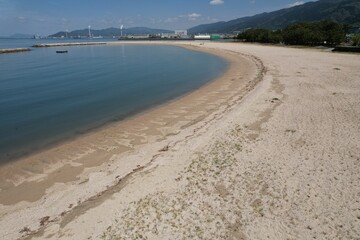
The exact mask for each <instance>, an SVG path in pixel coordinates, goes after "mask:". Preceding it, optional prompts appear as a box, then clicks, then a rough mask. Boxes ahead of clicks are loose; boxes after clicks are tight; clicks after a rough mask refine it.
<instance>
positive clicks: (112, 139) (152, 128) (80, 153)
mask: <svg viewBox="0 0 360 240" xmlns="http://www.w3.org/2000/svg"><path fill="white" fill-rule="evenodd" d="M114 44H124V43H123V42H121V43H117V42H116V43H114ZM125 44H133V43H125ZM135 44H144V43H141V42H139V43H138V42H137V43H135ZM145 44H148V43H145ZM151 44H153V43H151ZM156 44H164V43H156ZM165 44H169V45H175V46H180V47H186V48H189V49H192V50H196V51H204V52H207V53H210V54H215V55H217V56H220V57H222V58H224V59H225V60H226V61H229V69H228V70H226V72H225V73H224V75H223V76H221V77H219V78H218V79H215V80H213V81H211V82H209V83H207V84H205V85H204V86H202V87H200V88H199V89H195V90H194V91H192V92H190V93H188V94H186V95H184V96H181V97H179V98H177V99H174V100H172V101H170V102H167V103H165V104H163V105H160V106H156V107H154V108H152V109H150V110H148V111H145V112H142V113H140V114H137V115H135V116H133V117H130V118H129V119H125V120H122V121H120V122H115V123H110V124H108V125H106V126H104V127H101V128H99V129H96V130H95V131H91V132H88V133H85V134H83V135H81V136H78V137H76V138H75V139H71V140H69V141H65V142H63V143H61V144H58V145H55V146H54V147H51V148H50V149H47V150H45V151H41V152H39V153H35V154H33V155H30V156H27V157H25V158H24V159H20V160H18V161H16V162H14V163H10V164H6V165H4V166H2V167H1V168H0V175H1V178H2V179H1V183H2V184H1V188H2V189H3V191H2V192H1V194H0V201H1V204H5V205H3V207H1V208H0V209H1V210H0V212H1V216H5V215H7V214H9V213H10V212H12V211H13V209H14V208H13V207H15V206H17V207H19V206H27V205H29V204H30V205H31V203H34V202H37V201H39V200H40V201H44V196H45V195H46V192H47V191H49V189H50V188H54V189H56V187H54V186H55V185H66V184H71V183H72V184H75V185H76V184H81V183H84V182H87V181H88V179H89V176H90V175H91V173H92V172H94V171H95V172H96V171H97V170H99V168H102V167H103V166H101V165H104V164H109V161H110V162H114V160H112V159H113V158H114V157H117V158H120V157H119V156H121V155H123V156H124V155H126V154H128V152H136V151H138V149H139V148H142V146H143V145H149V144H154V143H156V142H159V141H164V140H166V139H167V138H168V137H169V136H172V135H177V134H179V132H180V131H182V129H184V128H188V127H189V126H192V125H194V124H196V123H198V122H199V121H202V120H203V119H204V118H206V117H207V116H208V115H209V114H210V113H212V112H213V111H215V110H217V109H218V108H219V107H220V106H221V105H223V104H224V103H225V102H226V101H227V100H228V99H230V98H231V97H233V96H232V95H231V94H230V95H228V96H227V97H223V96H222V97H221V96H220V95H223V94H229V93H232V94H235V93H237V92H238V90H237V87H235V86H239V85H240V86H241V85H245V82H242V81H233V80H235V78H238V77H241V76H243V74H250V73H248V72H250V71H251V70H254V69H252V68H253V66H252V64H253V63H251V61H249V60H248V59H245V58H243V59H242V58H240V59H237V56H238V54H233V55H231V54H230V55H229V54H226V53H222V52H220V51H216V50H204V49H199V48H198V47H196V46H182V45H178V44H173V43H165ZM242 64H243V66H244V69H241V70H240V69H238V66H239V65H242ZM245 69H246V70H245ZM251 74H252V73H251ZM230 77H231V78H234V79H233V80H230V79H229V78H230ZM241 78H242V77H241ZM234 87H235V88H234ZM234 89H236V90H234ZM206 94H208V95H206ZM212 94H215V95H214V96H210V95H212ZM206 98H207V99H206ZM217 98H218V99H217ZM194 101H197V102H198V103H196V104H192V103H191V102H194ZM190 105H194V106H192V109H191V107H190V109H188V108H189V106H190ZM164 113H165V114H166V115H164ZM162 115H164V116H162ZM124 129H126V130H124ZM119 141H120V142H119ZM104 142H106V143H105V144H104ZM159 150H161V147H160V148H159V149H158V150H157V151H159ZM85 159H86V160H85ZM147 163H148V162H147V161H137V162H132V163H123V164H124V165H125V170H124V171H122V175H124V176H126V175H127V174H128V173H131V172H132V171H133V169H134V168H137V167H139V166H143V165H144V164H147ZM63 187H64V186H63ZM103 187H104V186H103ZM52 191H54V190H52ZM45 199H46V198H45ZM23 200H25V202H24V201H23ZM17 207H16V208H17Z"/></svg>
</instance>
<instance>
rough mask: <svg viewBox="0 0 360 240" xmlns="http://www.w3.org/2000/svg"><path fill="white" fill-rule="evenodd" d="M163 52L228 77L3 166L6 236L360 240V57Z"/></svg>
mask: <svg viewBox="0 0 360 240" xmlns="http://www.w3.org/2000/svg"><path fill="white" fill-rule="evenodd" d="M112 44H124V43H112ZM153 44H176V45H182V46H184V47H188V48H191V49H194V50H198V51H206V52H209V53H211V54H216V55H218V56H220V57H223V58H224V59H226V60H227V61H228V62H229V68H228V70H227V71H226V73H225V74H224V75H223V76H222V77H221V78H219V79H216V80H215V81H213V82H211V83H209V84H207V85H205V86H203V87H201V88H200V89H197V90H195V91H194V92H192V93H189V94H188V95H186V96H183V97H181V98H179V99H177V100H175V101H172V102H170V103H168V104H164V105H162V106H159V107H157V108H155V109H152V110H150V111H148V112H145V113H142V114H139V115H136V116H134V117H132V118H130V119H127V120H125V121H122V122H118V123H113V124H110V125H108V126H106V127H104V128H101V129H98V130H96V131H93V132H89V133H86V134H83V135H81V136H79V137H78V138H76V139H72V140H70V141H67V142H65V143H63V144H60V145H58V146H55V147H52V148H50V149H47V150H45V151H42V152H39V153H37V154H34V155H31V156H29V157H27V158H25V159H22V160H20V161H17V162H15V163H12V164H9V165H5V166H2V167H1V168H0V176H1V179H0V189H1V191H0V229H1V231H0V238H1V239H18V238H20V239H30V238H33V239H359V236H360V200H359V199H360V181H359V180H360V147H359V146H360V71H359V67H360V55H358V54H340V53H331V52H327V51H324V50H317V49H306V48H287V47H277V46H261V45H256V44H243V43H216V42H206V43H202V42H171V43H167V42H157V43H153Z"/></svg>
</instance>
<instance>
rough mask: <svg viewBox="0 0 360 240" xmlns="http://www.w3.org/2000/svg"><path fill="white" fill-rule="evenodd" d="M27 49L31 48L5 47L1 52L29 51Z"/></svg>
mask: <svg viewBox="0 0 360 240" xmlns="http://www.w3.org/2000/svg"><path fill="white" fill-rule="evenodd" d="M27 51H31V49H30V48H3V49H0V54H1V53H17V52H27Z"/></svg>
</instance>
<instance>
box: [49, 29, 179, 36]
mask: <svg viewBox="0 0 360 240" xmlns="http://www.w3.org/2000/svg"><path fill="white" fill-rule="evenodd" d="M157 33H173V31H170V30H164V29H152V28H146V27H134V28H124V29H123V35H143V34H157ZM91 34H92V35H93V36H103V37H112V36H120V35H121V30H120V28H106V29H101V30H93V29H92V30H91ZM61 36H66V32H58V33H55V34H53V35H50V36H49V37H61ZM68 36H69V37H78V36H89V30H88V29H82V30H75V31H72V32H69V33H68Z"/></svg>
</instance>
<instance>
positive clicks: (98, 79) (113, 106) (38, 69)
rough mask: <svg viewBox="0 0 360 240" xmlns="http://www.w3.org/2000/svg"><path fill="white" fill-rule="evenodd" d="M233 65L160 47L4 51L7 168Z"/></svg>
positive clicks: (1, 76)
mask: <svg viewBox="0 0 360 240" xmlns="http://www.w3.org/2000/svg"><path fill="white" fill-rule="evenodd" d="M63 49H66V50H68V51H69V52H68V53H66V54H56V52H55V51H56V50H63ZM226 67H227V63H226V62H225V61H224V60H222V59H220V58H219V57H216V56H213V55H210V54H206V53H202V52H195V51H190V50H187V49H184V48H180V47H174V46H159V45H155V46H153V45H151V46H150V45H108V46H105V45H100V46H81V47H59V48H40V49H33V51H31V52H23V53H16V54H2V55H0V163H4V162H6V161H9V160H11V159H15V158H17V157H19V156H21V155H24V154H27V153H30V152H32V151H34V150H36V149H39V148H43V147H46V146H47V145H48V144H50V143H54V142H57V141H60V140H64V139H67V138H69V137H72V136H74V135H76V134H79V133H82V132H85V131H87V130H89V129H91V128H96V127H99V126H102V125H104V124H106V123H107V122H110V121H115V120H121V119H124V118H126V117H129V116H132V115H134V114H136V113H139V112H141V111H144V110H146V109H149V108H151V107H153V106H156V105H159V104H162V103H164V102H166V101H169V100H171V99H174V98H176V97H179V96H181V95H183V94H185V93H187V92H189V91H191V90H193V89H196V88H198V87H200V86H202V85H203V84H205V83H207V82H209V81H211V80H212V79H215V78H216V77H218V76H220V75H221V74H222V73H223V72H224V71H225V69H226Z"/></svg>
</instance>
